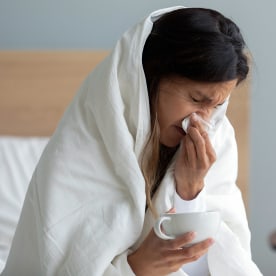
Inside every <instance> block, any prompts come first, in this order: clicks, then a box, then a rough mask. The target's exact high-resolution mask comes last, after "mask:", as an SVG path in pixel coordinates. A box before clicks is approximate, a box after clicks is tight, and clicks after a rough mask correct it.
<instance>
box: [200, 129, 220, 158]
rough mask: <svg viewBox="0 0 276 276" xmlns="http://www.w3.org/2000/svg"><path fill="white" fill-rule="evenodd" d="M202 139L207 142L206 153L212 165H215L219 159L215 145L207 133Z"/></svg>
mask: <svg viewBox="0 0 276 276" xmlns="http://www.w3.org/2000/svg"><path fill="white" fill-rule="evenodd" d="M202 137H203V139H204V141H205V148H206V153H207V155H208V158H209V160H210V162H211V163H214V162H215V161H216V159H217V157H216V152H215V150H214V148H213V145H212V143H211V141H210V139H209V136H208V134H207V133H203V134H202Z"/></svg>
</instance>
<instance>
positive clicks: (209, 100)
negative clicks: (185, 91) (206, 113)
mask: <svg viewBox="0 0 276 276" xmlns="http://www.w3.org/2000/svg"><path fill="white" fill-rule="evenodd" d="M193 92H194V93H196V94H197V95H199V97H200V98H201V101H204V102H212V101H213V100H214V98H210V97H208V96H206V95H204V94H203V93H202V92H201V91H200V90H194V91H193Z"/></svg>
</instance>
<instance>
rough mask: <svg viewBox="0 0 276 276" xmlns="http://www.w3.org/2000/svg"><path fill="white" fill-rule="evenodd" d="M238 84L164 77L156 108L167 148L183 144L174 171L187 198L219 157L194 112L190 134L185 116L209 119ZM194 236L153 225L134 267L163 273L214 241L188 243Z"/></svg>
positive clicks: (146, 273) (132, 259) (147, 273)
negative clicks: (163, 233)
mask: <svg viewBox="0 0 276 276" xmlns="http://www.w3.org/2000/svg"><path fill="white" fill-rule="evenodd" d="M236 85H237V80H232V81H227V82H221V83H202V82H195V81H192V80H189V79H185V78H180V77H170V78H166V79H162V80H161V82H160V84H159V88H158V101H157V106H156V112H157V118H158V123H159V127H160V142H161V143H162V144H164V145H166V146H168V147H174V146H177V145H179V144H180V149H179V151H178V155H177V157H176V163H175V169H174V176H175V183H176V191H177V193H178V194H179V195H180V197H182V198H183V199H185V200H191V199H193V198H195V197H196V196H197V194H198V193H199V192H200V191H201V190H202V188H203V187H204V177H205V176H206V174H207V172H208V170H209V169H210V167H211V166H212V164H213V163H214V162H215V160H216V154H215V151H214V149H213V147H212V144H211V142H210V140H209V137H208V134H207V132H206V131H205V130H204V128H203V126H202V125H201V123H200V122H199V121H197V120H196V118H195V117H193V116H192V118H191V124H190V126H189V127H188V130H187V133H185V132H184V131H183V130H182V127H181V123H182V120H183V119H184V118H185V117H187V116H189V115H191V114H192V113H194V112H195V113H197V114H198V115H199V116H201V117H202V118H203V119H205V120H207V121H208V119H209V118H210V117H211V115H212V113H213V111H214V109H215V108H216V107H217V106H219V105H221V104H222V103H223V102H224V101H225V100H226V99H227V97H228V96H229V95H230V94H231V92H232V91H233V90H234V88H235V87H236ZM169 212H174V210H173V209H172V210H169ZM194 235H195V233H186V234H184V235H182V236H180V237H178V238H176V239H174V240H162V239H160V238H158V237H157V236H156V235H155V233H154V231H153V230H151V231H150V233H149V235H148V236H147V237H146V239H145V240H144V241H143V243H142V244H141V246H140V247H139V248H138V249H137V250H136V251H135V252H133V253H132V254H130V255H129V256H128V262H129V264H130V266H131V268H132V270H133V272H134V273H135V275H137V276H140V275H143V276H154V275H156V276H157V275H158V276H162V275H167V274H169V273H172V272H175V271H177V270H179V269H180V268H181V267H182V266H183V265H184V264H186V263H189V262H193V261H195V260H197V259H198V258H200V257H201V256H203V255H204V254H206V252H207V251H208V248H209V247H210V246H211V245H212V244H213V242H214V241H213V240H212V239H207V240H205V241H203V242H200V243H198V244H196V245H193V246H190V247H187V248H185V247H184V248H183V246H185V245H186V244H187V243H189V242H190V241H191V240H193V238H194Z"/></svg>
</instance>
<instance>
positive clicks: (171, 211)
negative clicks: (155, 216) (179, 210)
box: [166, 207, 176, 214]
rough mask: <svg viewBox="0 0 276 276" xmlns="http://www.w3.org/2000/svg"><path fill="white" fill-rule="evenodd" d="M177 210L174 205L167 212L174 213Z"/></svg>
mask: <svg viewBox="0 0 276 276" xmlns="http://www.w3.org/2000/svg"><path fill="white" fill-rule="evenodd" d="M175 212H176V209H175V208H174V207H172V208H171V209H170V210H169V211H167V212H166V213H167V214H174V213H175Z"/></svg>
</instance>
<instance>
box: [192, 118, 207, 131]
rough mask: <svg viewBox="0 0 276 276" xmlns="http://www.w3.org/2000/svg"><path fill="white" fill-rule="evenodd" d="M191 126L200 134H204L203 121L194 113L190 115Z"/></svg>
mask: <svg viewBox="0 0 276 276" xmlns="http://www.w3.org/2000/svg"><path fill="white" fill-rule="evenodd" d="M191 126H194V127H196V128H197V129H198V131H199V132H200V134H201V133H203V132H206V126H205V125H204V123H203V120H202V119H201V117H200V116H198V115H197V114H195V113H194V114H192V115H191Z"/></svg>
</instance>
